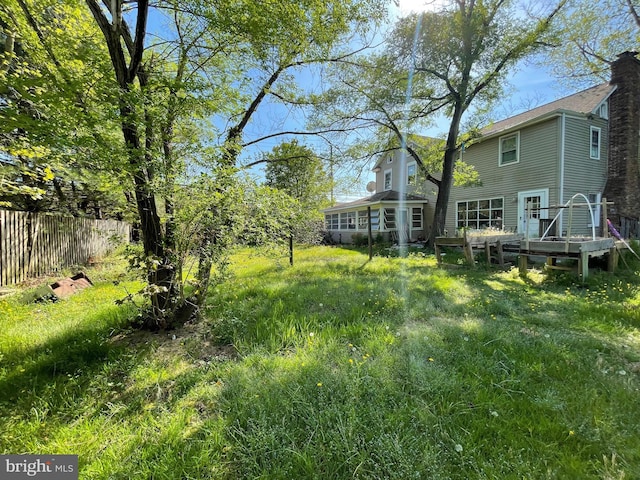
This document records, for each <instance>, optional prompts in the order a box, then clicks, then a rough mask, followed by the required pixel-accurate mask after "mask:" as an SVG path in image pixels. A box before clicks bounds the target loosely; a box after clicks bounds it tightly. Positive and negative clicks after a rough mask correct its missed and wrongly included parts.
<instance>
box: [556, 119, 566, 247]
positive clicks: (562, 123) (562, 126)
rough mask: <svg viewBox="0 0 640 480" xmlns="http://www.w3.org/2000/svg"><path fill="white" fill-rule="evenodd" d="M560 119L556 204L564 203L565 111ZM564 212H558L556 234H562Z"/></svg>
mask: <svg viewBox="0 0 640 480" xmlns="http://www.w3.org/2000/svg"><path fill="white" fill-rule="evenodd" d="M561 118H562V119H561V121H560V188H559V191H558V200H559V202H558V205H564V150H565V145H564V143H565V142H564V137H565V131H566V120H567V114H566V113H565V112H562V117H561ZM563 214H564V210H563V211H561V213H560V217H559V218H558V236H561V235H562V228H563V225H562V220H563V216H564V215H563Z"/></svg>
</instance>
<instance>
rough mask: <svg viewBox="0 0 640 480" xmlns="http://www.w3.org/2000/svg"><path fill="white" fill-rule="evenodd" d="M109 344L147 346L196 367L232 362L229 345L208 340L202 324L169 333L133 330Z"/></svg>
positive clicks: (233, 354) (233, 352)
mask: <svg viewBox="0 0 640 480" xmlns="http://www.w3.org/2000/svg"><path fill="white" fill-rule="evenodd" d="M111 342H112V343H113V344H116V345H119V346H124V347H127V348H129V347H131V348H140V347H144V346H147V347H149V348H152V349H153V350H154V351H155V352H156V353H157V354H158V355H161V356H168V357H170V356H182V357H186V358H188V359H189V360H191V361H193V362H195V363H198V364H207V363H211V362H224V361H229V360H236V359H237V358H238V357H239V354H238V351H237V350H236V348H235V347H234V346H233V345H216V344H215V343H214V342H212V341H211V327H210V325H208V324H207V323H206V322H195V323H192V322H189V323H187V324H185V325H184V326H182V327H180V328H177V329H175V330H172V331H170V332H157V333H156V332H148V331H144V330H133V331H127V332H122V333H118V334H117V335H114V336H113V337H111Z"/></svg>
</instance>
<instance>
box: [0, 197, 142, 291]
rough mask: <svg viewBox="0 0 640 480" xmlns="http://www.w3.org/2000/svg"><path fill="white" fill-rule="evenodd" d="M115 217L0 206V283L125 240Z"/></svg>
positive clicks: (125, 229)
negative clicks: (91, 217) (55, 213)
mask: <svg viewBox="0 0 640 480" xmlns="http://www.w3.org/2000/svg"><path fill="white" fill-rule="evenodd" d="M129 233H130V226H129V225H128V224H126V223H124V222H118V221H116V220H93V219H89V218H73V217H63V216H59V215H52V214H47V213H28V212H13V211H7V210H0V286H3V285H12V284H15V283H19V282H22V281H24V280H26V279H27V278H30V277H37V276H39V275H44V274H46V273H52V272H55V271H58V270H60V269H62V268H64V267H68V266H71V265H82V264H84V263H86V262H87V260H88V259H89V258H90V257H93V256H99V255H103V254H105V253H106V252H107V251H109V250H111V249H112V248H113V247H114V246H115V245H116V244H118V243H122V242H125V243H126V242H128V241H129Z"/></svg>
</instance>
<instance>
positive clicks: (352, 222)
mask: <svg viewBox="0 0 640 480" xmlns="http://www.w3.org/2000/svg"><path fill="white" fill-rule="evenodd" d="M347 229H348V230H355V229H356V212H348V213H347Z"/></svg>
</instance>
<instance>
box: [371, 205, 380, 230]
mask: <svg viewBox="0 0 640 480" xmlns="http://www.w3.org/2000/svg"><path fill="white" fill-rule="evenodd" d="M371 230H380V210H371Z"/></svg>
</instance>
